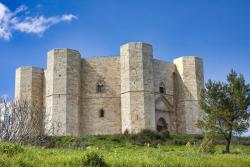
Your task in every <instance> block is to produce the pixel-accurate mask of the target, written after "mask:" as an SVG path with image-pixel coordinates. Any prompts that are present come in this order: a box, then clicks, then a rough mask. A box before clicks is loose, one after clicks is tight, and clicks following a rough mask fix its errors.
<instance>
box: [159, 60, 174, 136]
mask: <svg viewBox="0 0 250 167" xmlns="http://www.w3.org/2000/svg"><path fill="white" fill-rule="evenodd" d="M174 72H175V65H174V64H171V63H168V62H164V61H161V60H154V92H155V113H156V115H155V120H156V124H157V121H158V120H159V119H160V118H164V119H165V120H166V123H167V124H168V130H169V131H170V132H176V127H175V122H176V112H175V107H174V98H173V97H174V75H173V74H174ZM162 84H163V85H164V87H165V93H160V87H161V86H162Z"/></svg>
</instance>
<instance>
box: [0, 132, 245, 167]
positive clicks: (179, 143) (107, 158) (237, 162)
mask: <svg viewBox="0 0 250 167" xmlns="http://www.w3.org/2000/svg"><path fill="white" fill-rule="evenodd" d="M138 135H139V136H140V137H138ZM138 135H137V136H134V135H128V134H127V135H104V136H101V135H98V136H84V137H79V138H76V137H54V138H50V140H51V141H50V142H51V143H50V145H47V146H43V147H41V146H40V147H39V146H36V147H35V146H29V145H26V146H20V145H16V144H12V143H6V142H0V149H1V150H2V149H3V150H4V151H0V166H1V167H9V166H10V167H16V166H20V167H23V166H25V167H60V166H68V167H74V166H77V167H78V166H80V167H83V166H102V167H107V166H110V167H113V166H114V167H117V166H118V167H119V166H124V167H131V166H133V167H134V166H135V167H136V166H138V167H140V166H142V167H146V166H149V167H151V166H157V167H158V166H160V167H161V166H162V167H175V166H178V167H184V166H185V167H206V166H207V167H235V166H237V167H248V166H250V146H243V145H235V144H234V145H232V148H231V154H223V153H222V150H223V146H222V145H218V146H216V147H215V150H214V152H213V154H206V153H201V152H200V143H201V139H202V136H199V135H198V136H197V135H171V136H169V137H167V138H161V136H158V135H159V134H152V133H149V132H148V131H147V132H143V133H141V134H138ZM157 136H158V137H160V138H161V140H160V141H161V142H160V143H158V144H157V145H155V144H154V143H155V140H156V141H158V142H159V139H158V137H157ZM142 138H144V139H142ZM145 138H147V141H148V142H152V143H153V144H152V145H151V144H149V143H145V144H144V145H142V144H140V142H139V141H145ZM141 139H142V140H141ZM234 140H235V143H237V142H242V141H243V140H244V141H245V142H246V141H249V140H250V139H249V138H241V139H240V140H238V139H237V138H234ZM138 142H139V143H138ZM184 143H185V144H184ZM80 145H81V146H82V147H78V146H80ZM15 150H16V151H15Z"/></svg>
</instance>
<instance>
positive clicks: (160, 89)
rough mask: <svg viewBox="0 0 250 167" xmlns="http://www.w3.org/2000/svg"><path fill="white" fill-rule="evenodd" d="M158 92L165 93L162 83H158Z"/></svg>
mask: <svg viewBox="0 0 250 167" xmlns="http://www.w3.org/2000/svg"><path fill="white" fill-rule="evenodd" d="M159 92H160V93H161V94H165V93H166V88H165V84H164V83H163V82H161V83H160V87H159Z"/></svg>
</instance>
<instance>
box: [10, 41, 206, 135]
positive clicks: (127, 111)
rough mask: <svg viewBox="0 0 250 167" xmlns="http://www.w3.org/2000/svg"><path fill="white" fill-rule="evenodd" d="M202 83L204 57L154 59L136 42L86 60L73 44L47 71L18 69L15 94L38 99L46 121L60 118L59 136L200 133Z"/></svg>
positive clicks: (56, 54)
mask: <svg viewBox="0 0 250 167" xmlns="http://www.w3.org/2000/svg"><path fill="white" fill-rule="evenodd" d="M203 86H204V76H203V62H202V59H200V58H197V57H192V56H190V57H181V58H178V59H175V60H174V63H173V64H172V63H168V62H165V61H160V60H156V59H153V49H152V46H151V45H149V44H145V43H141V42H134V43H128V44H125V45H123V46H121V50H120V56H117V57H99V58H86V59H85V58H81V57H80V53H79V52H77V51H74V50H71V49H53V50H52V51H50V52H48V68H47V70H43V69H39V68H35V67H21V68H19V69H17V71H16V92H15V96H16V98H18V97H19V98H24V97H25V98H28V99H30V100H33V101H35V102H36V103H37V104H39V105H40V109H41V111H42V110H45V111H46V118H47V119H48V120H52V121H54V122H56V123H59V125H60V126H58V127H56V128H57V129H56V135H75V136H77V135H83V134H115V133H122V132H124V131H125V130H128V131H129V132H131V133H137V132H139V131H140V130H142V129H152V130H156V129H161V128H163V127H164V128H167V130H168V131H170V132H175V133H176V132H178V133H200V130H199V129H198V128H197V127H196V125H195V124H196V122H197V120H198V119H199V118H200V117H201V110H200V107H199V93H200V90H201V89H202V88H203ZM49 127H50V124H49V123H46V125H45V130H46V129H47V130H48V129H49ZM45 133H49V132H46V131H45Z"/></svg>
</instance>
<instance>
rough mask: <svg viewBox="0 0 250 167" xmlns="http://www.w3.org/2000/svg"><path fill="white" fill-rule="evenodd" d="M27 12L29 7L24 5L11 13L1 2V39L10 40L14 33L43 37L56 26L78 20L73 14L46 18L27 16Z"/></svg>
mask: <svg viewBox="0 0 250 167" xmlns="http://www.w3.org/2000/svg"><path fill="white" fill-rule="evenodd" d="M26 12H28V7H27V6H24V5H22V6H20V7H18V8H17V9H16V10H15V11H11V10H10V9H9V8H8V7H7V6H5V5H4V4H2V3H1V2H0V38H2V39H4V40H10V39H11V37H12V33H13V32H14V31H19V32H23V33H28V34H29V33H33V34H37V35H42V34H43V33H44V32H45V31H46V30H47V29H49V28H50V27H51V26H53V25H55V24H58V23H60V22H70V21H71V20H74V19H77V17H76V16H75V15H73V14H64V15H62V16H52V17H45V16H43V15H41V16H36V17H32V16H27V15H25V13H26Z"/></svg>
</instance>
